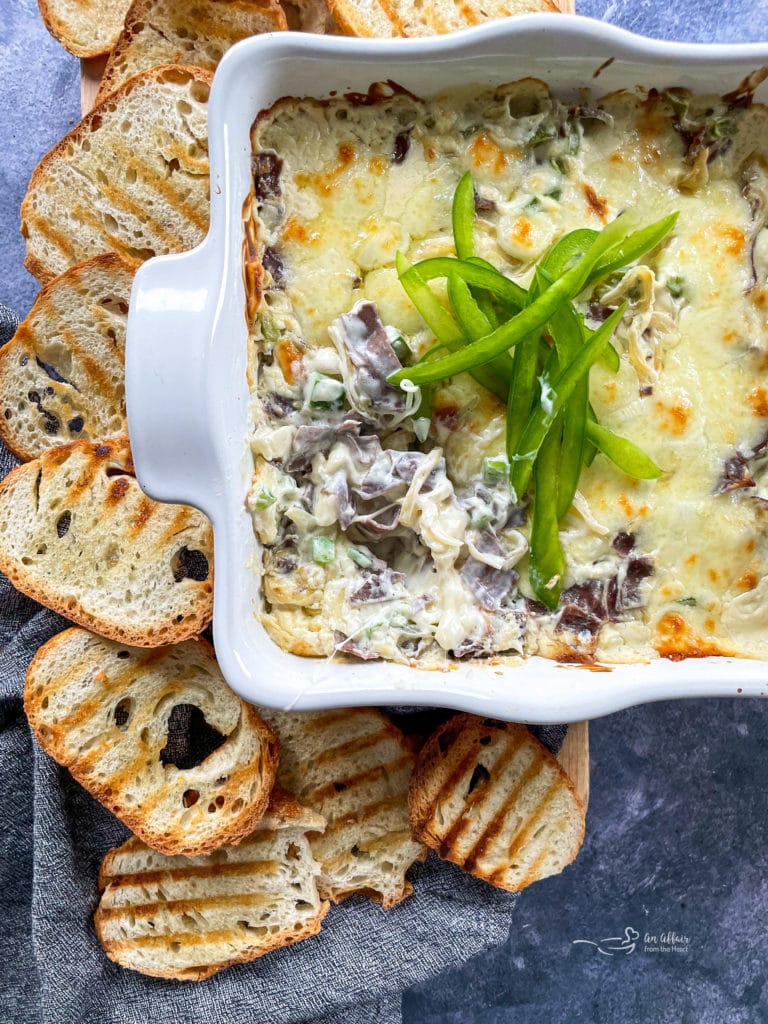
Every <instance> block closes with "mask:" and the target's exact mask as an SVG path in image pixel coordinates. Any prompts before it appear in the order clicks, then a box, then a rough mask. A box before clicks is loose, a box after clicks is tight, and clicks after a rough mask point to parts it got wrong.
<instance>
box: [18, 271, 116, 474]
mask: <svg viewBox="0 0 768 1024" xmlns="http://www.w3.org/2000/svg"><path fill="white" fill-rule="evenodd" d="M135 269H136V264H135V263H126V262H125V261H124V260H121V259H120V257H119V256H114V255H106V256H95V257H94V258H93V259H90V260H86V262H85V263H79V264H77V265H76V266H74V267H71V268H70V269H69V270H67V271H65V273H63V274H61V275H60V276H59V277H56V278H54V279H53V281H51V282H50V284H47V285H46V286H45V287H44V288H43V289H42V291H41V292H40V294H39V295H38V297H37V299H36V300H35V304H34V305H33V306H32V309H31V310H30V313H29V315H28V316H27V318H26V320H24V321H23V322H22V323H21V324H20V325H19V328H18V330H17V331H16V334H15V335H14V338H13V340H12V341H10V342H9V343H8V344H7V345H4V346H3V348H1V349H0V437H2V439H3V441H5V443H6V445H7V446H8V447H9V448H10V449H11V451H12V452H13V453H14V455H16V456H17V457H18V458H19V459H21V460H22V461H28V460H29V459H34V458H37V456H38V455H42V453H43V452H44V451H46V450H47V449H48V448H53V447H55V446H56V445H59V444H64V443H66V442H68V441H78V440H102V439H103V438H106V437H110V436H112V435H114V434H121V433H125V430H126V424H125V383H124V364H125V326H126V320H127V315H128V300H129V298H130V294H131V284H132V283H133V275H134V272H135Z"/></svg>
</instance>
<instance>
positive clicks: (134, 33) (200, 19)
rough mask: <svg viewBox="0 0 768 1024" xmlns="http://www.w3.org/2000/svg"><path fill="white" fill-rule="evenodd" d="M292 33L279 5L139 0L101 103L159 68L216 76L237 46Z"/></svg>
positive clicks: (249, 0) (270, 1)
mask: <svg viewBox="0 0 768 1024" xmlns="http://www.w3.org/2000/svg"><path fill="white" fill-rule="evenodd" d="M287 28H288V23H287V21H286V20H285V14H284V13H283V9H282V8H281V7H280V5H279V4H278V3H277V2H276V0H134V2H133V3H132V4H131V8H130V10H129V11H128V14H127V15H126V18H125V27H124V28H123V31H122V33H121V34H120V38H119V39H118V41H117V43H116V44H115V47H114V49H113V50H112V53H111V54H110V55H109V60H108V61H107V66H106V68H105V69H104V77H103V78H102V80H101V84H100V86H99V91H98V93H97V95H96V102H97V103H99V102H101V100H103V99H104V98H105V97H106V96H107V95H108V94H109V93H111V92H113V91H114V90H115V89H117V88H118V87H119V86H121V85H123V83H124V82H126V81H127V80H128V79H129V78H131V77H132V76H133V75H137V74H139V72H141V71H146V70H147V69H148V68H151V67H155V66H156V65H158V64H185V65H186V66H188V67H190V66H192V67H198V68H205V69H206V70H208V71H213V70H215V68H216V65H217V64H218V63H219V61H220V60H221V58H222V57H223V56H224V54H225V53H226V51H227V50H228V49H229V47H230V46H232V45H233V44H234V43H237V42H239V40H241V39H245V38H247V37H248V36H256V35H260V34H261V33H262V32H281V31H284V30H285V29H287Z"/></svg>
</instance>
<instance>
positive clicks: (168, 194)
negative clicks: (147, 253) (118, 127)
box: [110, 143, 208, 238]
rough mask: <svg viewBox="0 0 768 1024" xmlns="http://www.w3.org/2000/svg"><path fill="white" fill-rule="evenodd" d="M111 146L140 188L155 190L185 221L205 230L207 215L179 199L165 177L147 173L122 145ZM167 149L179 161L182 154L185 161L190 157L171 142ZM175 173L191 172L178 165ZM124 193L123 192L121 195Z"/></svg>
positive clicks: (144, 167)
mask: <svg viewBox="0 0 768 1024" xmlns="http://www.w3.org/2000/svg"><path fill="white" fill-rule="evenodd" d="M112 148H113V150H114V152H115V153H116V155H117V156H118V158H119V159H120V161H121V163H122V164H123V165H124V166H125V167H127V168H128V169H129V170H132V171H133V172H134V173H135V174H136V180H137V183H140V184H141V187H142V188H146V189H148V190H149V191H152V192H155V193H156V194H157V195H159V196H161V197H162V198H163V199H164V200H165V201H166V202H167V203H169V204H170V205H171V206H172V207H173V208H174V210H176V211H178V212H179V213H181V214H182V215H183V216H184V217H185V218H186V220H187V223H189V224H192V225H194V227H196V228H199V230H200V231H205V230H206V228H207V227H208V217H207V215H206V216H201V215H200V212H199V211H198V210H197V209H196V208H195V207H194V206H193V205H192V204H191V203H189V202H187V201H186V200H183V199H182V200H180V199H179V196H178V193H177V191H176V189H175V188H174V187H173V186H172V185H170V184H169V183H168V180H167V179H163V178H160V177H158V176H157V174H147V173H146V165H145V164H144V163H143V162H142V161H140V160H136V159H135V158H134V156H133V154H132V153H130V152H129V151H128V150H127V149H126V148H125V147H124V146H120V145H114V144H113V147H112ZM169 149H170V151H171V152H172V153H173V159H176V160H177V161H180V159H181V157H182V156H183V157H184V160H185V161H188V160H189V159H190V157H189V154H188V153H187V152H186V150H181V149H178V147H177V145H175V144H173V143H172V144H171V145H170V146H169ZM205 166H206V173H207V168H208V160H207V159H206V160H205ZM176 173H178V174H185V173H192V172H191V171H187V170H186V169H185V168H184V167H181V166H180V168H179V170H178V171H177V172H176ZM124 194H125V193H123V195H124ZM110 198H112V199H114V198H115V197H113V196H112V195H111V194H110ZM126 198H127V197H126ZM144 216H145V217H147V219H150V215H149V214H147V212H146V210H144ZM155 219H156V218H155ZM169 237H170V236H169ZM172 237H174V238H175V236H172Z"/></svg>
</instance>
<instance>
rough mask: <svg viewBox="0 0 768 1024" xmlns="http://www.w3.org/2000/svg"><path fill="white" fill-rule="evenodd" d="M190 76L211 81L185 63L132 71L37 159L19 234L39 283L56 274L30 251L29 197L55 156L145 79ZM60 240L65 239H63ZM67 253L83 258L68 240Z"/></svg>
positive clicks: (125, 251) (73, 258) (28, 264)
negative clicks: (132, 74) (134, 73)
mask: <svg viewBox="0 0 768 1024" xmlns="http://www.w3.org/2000/svg"><path fill="white" fill-rule="evenodd" d="M190 80H194V81H196V82H200V83H201V84H203V85H205V86H207V87H208V88H210V85H211V83H212V81H213V73H212V72H210V71H205V70H204V69H202V68H196V67H187V66H186V65H184V64H162V65H160V66H159V67H154V68H150V69H149V70H148V71H143V72H141V73H140V74H138V75H134V76H133V77H132V78H129V79H128V81H127V82H125V83H124V84H123V85H121V86H120V88H119V89H116V90H115V91H114V92H113V93H110V94H109V95H108V96H107V97H106V98H105V99H103V100H102V102H101V103H98V104H97V105H96V106H94V107H93V108H92V109H91V110H90V111H89V112H88V113H87V114H86V115H85V117H83V118H82V120H81V121H79V122H78V124H76V125H75V127H74V128H73V129H72V130H71V131H70V132H68V133H67V134H66V135H65V136H64V137H63V138H62V139H60V140H59V141H58V142H57V143H56V144H55V145H54V146H53V147H52V148H51V149H50V150H49V151H48V152H47V153H46V154H45V155H44V156H43V157H41V159H40V160H39V161H38V163H37V165H36V167H35V169H34V170H33V171H32V176H31V178H30V180H29V185H28V187H27V191H26V194H25V196H24V199H23V200H22V203H21V234H22V237H23V238H25V239H26V240H27V253H26V256H25V257H24V266H25V268H26V269H27V270H28V271H29V273H30V274H32V275H33V276H34V277H36V278H37V280H38V281H40V283H41V284H46V283H48V282H49V281H51V280H52V279H53V278H54V277H55V276H56V273H55V271H53V270H52V269H51V268H50V267H49V266H47V265H46V264H45V263H44V262H43V261H42V260H41V259H40V257H39V256H37V255H36V254H35V253H34V252H31V251H30V248H29V246H30V240H29V239H30V236H29V221H30V219H31V217H32V216H33V215H34V209H33V201H34V197H35V194H36V192H37V190H38V188H39V187H40V185H41V183H42V182H43V181H44V180H45V177H46V175H47V173H48V170H49V167H50V166H51V165H52V164H54V163H55V162H56V161H58V160H66V152H67V149H68V148H69V147H74V148H79V147H80V145H81V143H82V140H83V139H84V138H85V137H86V136H87V135H89V134H92V133H93V132H95V131H98V129H99V128H100V127H101V122H102V117H103V114H104V112H105V111H112V110H114V109H115V108H116V107H117V106H118V105H119V103H120V102H121V100H123V99H125V98H126V97H128V96H130V94H131V93H132V92H133V91H134V90H135V89H139V88H141V87H142V86H143V85H145V84H147V83H149V82H163V81H175V82H177V83H179V82H184V81H190ZM206 218H207V211H206ZM63 241H64V242H66V241H67V240H63ZM113 251H114V252H116V253H117V255H119V256H121V257H123V258H125V259H132V255H131V253H130V252H129V251H128V249H127V247H124V248H123V251H118V250H117V246H116V245H113ZM69 255H70V258H71V264H70V265H72V264H75V263H76V262H83V261H84V259H83V257H82V254H81V255H80V257H79V258H78V254H76V253H75V252H74V249H73V248H72V245H71V244H70V245H69ZM94 255H96V254H94Z"/></svg>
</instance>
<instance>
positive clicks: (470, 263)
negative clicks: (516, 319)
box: [400, 256, 528, 309]
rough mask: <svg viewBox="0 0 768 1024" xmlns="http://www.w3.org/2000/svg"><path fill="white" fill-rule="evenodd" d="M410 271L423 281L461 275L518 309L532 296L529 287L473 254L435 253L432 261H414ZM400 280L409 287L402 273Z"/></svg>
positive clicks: (470, 282)
mask: <svg viewBox="0 0 768 1024" xmlns="http://www.w3.org/2000/svg"><path fill="white" fill-rule="evenodd" d="M409 273H413V274H418V275H419V277H420V278H421V279H422V281H432V280H434V278H436V277H448V276H449V275H450V274H458V275H459V277H461V278H463V279H464V280H465V281H466V282H467V284H471V285H477V287H478V288H485V289H486V290H487V291H489V292H493V293H494V295H497V296H498V297H499V298H500V299H503V300H504V301H505V302H509V303H510V304H512V305H513V306H515V307H516V308H517V309H522V308H523V306H524V305H525V302H526V299H527V295H528V293H527V292H526V290H525V288H522V287H521V286H520V285H519V284H516V283H515V282H514V281H512V280H511V279H510V278H508V277H505V276H504V275H503V274H502V273H501V271H499V270H496V269H495V268H494V267H492V266H490V265H484V262H483V263H481V262H480V261H479V260H478V259H477V258H476V257H472V259H471V260H458V259H456V257H455V256H432V257H431V258H430V259H428V260H420V261H419V262H418V263H414V265H413V267H412V268H411V270H410V271H409ZM400 280H401V282H402V283H403V284H404V285H405V286H406V290H407V284H406V282H405V281H404V280H403V277H402V276H401V278H400Z"/></svg>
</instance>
